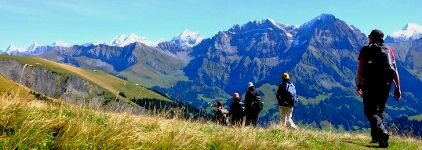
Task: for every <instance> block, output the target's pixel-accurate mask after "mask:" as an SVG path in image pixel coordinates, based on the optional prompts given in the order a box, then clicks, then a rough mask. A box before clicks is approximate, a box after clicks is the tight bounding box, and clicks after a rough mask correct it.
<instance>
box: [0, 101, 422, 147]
mask: <svg viewBox="0 0 422 150" xmlns="http://www.w3.org/2000/svg"><path fill="white" fill-rule="evenodd" d="M163 115H165V114H163ZM369 140H370V138H369V134H358V133H346V132H343V133H334V132H327V131H313V130H305V129H299V130H289V129H285V128H281V127H278V126H277V125H273V126H270V127H269V128H265V129H264V128H249V127H239V128H232V127H223V126H220V125H216V124H214V123H211V122H198V121H186V120H181V119H178V118H173V119H166V118H165V116H160V115H158V116H157V115H155V116H134V115H130V114H116V113H104V112H99V111H94V110H88V109H83V108H80V107H78V106H73V105H67V104H50V103H46V102H45V101H36V100H32V101H28V100H22V99H21V98H20V97H13V96H7V95H3V96H0V149H242V150H243V149H370V148H374V147H376V145H374V144H368V143H369ZM390 148H391V149H421V148H422V142H421V140H417V139H412V138H408V137H399V136H393V137H392V138H391V140H390Z"/></svg>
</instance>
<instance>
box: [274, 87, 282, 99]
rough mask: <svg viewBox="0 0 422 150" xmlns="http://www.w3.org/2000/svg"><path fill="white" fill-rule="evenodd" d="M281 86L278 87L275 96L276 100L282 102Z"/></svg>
mask: <svg viewBox="0 0 422 150" xmlns="http://www.w3.org/2000/svg"><path fill="white" fill-rule="evenodd" d="M280 88H281V85H279V86H278V89H277V93H276V94H275V98H276V99H277V100H278V101H280V99H281V92H280Z"/></svg>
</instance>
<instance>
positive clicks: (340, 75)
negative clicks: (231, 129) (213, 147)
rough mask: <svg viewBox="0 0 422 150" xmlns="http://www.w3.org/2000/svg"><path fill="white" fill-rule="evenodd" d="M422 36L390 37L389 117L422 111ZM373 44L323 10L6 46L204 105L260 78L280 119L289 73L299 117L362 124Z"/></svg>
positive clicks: (409, 29)
mask: <svg viewBox="0 0 422 150" xmlns="http://www.w3.org/2000/svg"><path fill="white" fill-rule="evenodd" d="M421 35H422V30H420V26H418V25H415V24H408V25H406V27H405V28H403V29H402V30H401V31H398V32H395V33H394V34H393V35H391V36H387V37H386V39H385V41H386V42H387V45H389V46H391V47H392V48H393V49H394V50H395V53H396V55H397V58H398V64H399V71H400V74H401V79H402V88H403V100H402V101H401V102H400V103H396V102H394V101H392V100H390V101H389V106H388V107H387V110H386V113H387V115H386V117H387V119H389V120H392V119H394V118H399V117H401V116H407V115H416V114H422V102H421V101H420V100H422V94H421V93H420V92H418V90H419V89H422V66H421V64H422V63H421V62H420V60H419V59H418V58H420V57H421V56H422V55H421V49H422V47H421V46H422V39H421ZM366 43H367V38H366V35H365V34H364V33H362V32H361V31H360V30H359V29H358V28H356V27H354V26H352V25H349V24H347V23H346V22H345V21H342V20H340V19H338V18H336V17H335V16H334V15H330V14H322V15H320V16H317V17H315V18H313V19H312V20H310V21H308V22H306V23H304V24H302V25H301V26H298V27H297V26H288V25H284V24H281V23H278V22H276V21H274V20H272V19H265V20H261V21H250V22H247V23H245V24H243V25H234V26H233V27H231V28H230V29H228V30H226V31H220V32H218V33H217V34H215V35H214V36H213V37H210V38H203V37H202V36H200V35H199V34H198V33H194V32H191V31H188V30H186V31H184V32H183V33H181V34H179V35H178V36H176V37H175V38H173V39H171V40H170V41H161V42H157V43H156V44H154V42H149V41H148V40H147V39H146V38H142V37H138V36H136V35H135V34H129V35H122V36H118V37H116V38H115V39H113V40H112V42H109V43H96V44H83V45H73V46H69V45H66V46H58V45H54V46H53V45H48V46H30V48H28V50H27V51H23V50H22V49H18V48H15V47H13V46H12V47H9V48H8V49H7V51H6V52H7V53H9V54H12V55H24V56H25V55H31V56H37V57H42V58H46V59H49V60H53V61H57V62H62V63H67V64H71V65H74V66H78V67H83V68H89V69H98V70H103V71H105V72H108V73H111V74H113V75H115V76H118V77H120V78H123V79H127V80H129V81H131V82H135V83H139V84H142V85H144V86H146V87H149V88H153V89H155V90H157V91H160V92H162V93H164V94H166V95H167V96H169V97H171V98H173V99H175V100H177V101H183V102H189V103H191V104H193V105H195V106H197V107H203V108H210V107H209V106H211V103H213V102H214V101H215V100H220V101H223V102H225V103H226V104H227V105H229V104H230V95H231V94H232V93H233V92H239V93H241V94H244V93H245V91H246V83H247V82H254V84H255V86H256V87H257V88H258V90H259V91H260V93H261V95H262V96H263V99H264V102H265V107H264V110H263V112H262V113H261V115H260V121H261V122H262V123H266V122H270V121H273V120H276V119H277V115H278V114H277V112H278V108H277V107H276V101H275V96H274V93H275V90H276V88H277V85H278V84H279V83H280V74H282V73H283V72H288V73H290V74H291V77H292V81H293V82H294V83H295V85H296V87H297V91H298V94H299V95H300V103H299V105H298V106H297V107H296V108H295V113H294V119H295V120H297V121H299V122H300V123H303V124H308V125H312V126H316V127H324V126H325V125H327V124H331V125H334V126H335V127H337V128H342V129H346V130H355V129H359V128H360V127H368V124H367V121H366V118H365V117H364V115H363V110H362V103H361V98H360V97H359V95H357V94H356V93H355V85H354V79H355V72H356V69H357V56H358V54H359V51H360V48H361V47H362V46H364V45H365V44H366ZM35 47H36V48H35ZM15 51H16V52H15Z"/></svg>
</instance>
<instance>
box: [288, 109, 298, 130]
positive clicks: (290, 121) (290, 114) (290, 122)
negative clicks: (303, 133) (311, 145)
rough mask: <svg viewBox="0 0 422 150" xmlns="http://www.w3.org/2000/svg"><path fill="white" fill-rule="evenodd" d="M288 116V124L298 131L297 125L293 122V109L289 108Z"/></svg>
mask: <svg viewBox="0 0 422 150" xmlns="http://www.w3.org/2000/svg"><path fill="white" fill-rule="evenodd" d="M287 116H288V123H289V127H291V128H293V129H297V127H296V125H295V123H294V122H293V119H292V117H293V107H288V108H287Z"/></svg>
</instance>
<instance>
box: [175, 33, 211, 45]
mask: <svg viewBox="0 0 422 150" xmlns="http://www.w3.org/2000/svg"><path fill="white" fill-rule="evenodd" d="M203 39H204V38H203V37H202V36H201V35H200V34H199V33H197V32H192V31H190V30H184V31H183V32H182V33H180V34H179V35H177V36H176V37H174V38H173V39H172V41H173V42H175V43H177V44H180V45H181V46H188V47H193V46H195V45H198V44H199V43H200V42H201V41H202V40H203Z"/></svg>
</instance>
